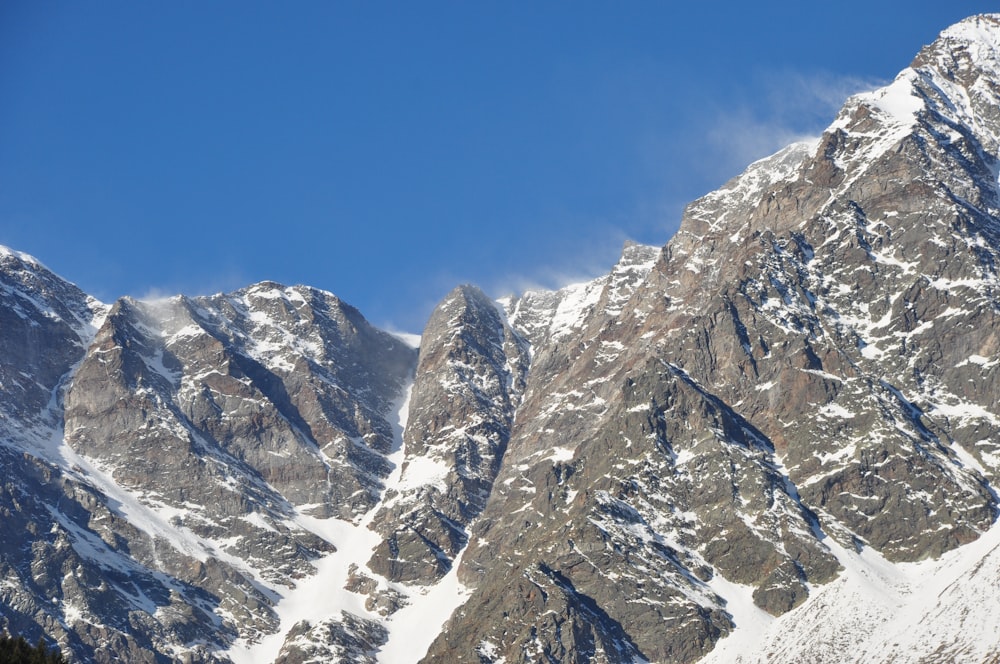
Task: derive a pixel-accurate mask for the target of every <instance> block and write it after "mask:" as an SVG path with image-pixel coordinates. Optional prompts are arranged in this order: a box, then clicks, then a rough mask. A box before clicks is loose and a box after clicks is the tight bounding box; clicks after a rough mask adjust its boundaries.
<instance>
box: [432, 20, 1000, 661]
mask: <svg viewBox="0 0 1000 664" xmlns="http://www.w3.org/2000/svg"><path fill="white" fill-rule="evenodd" d="M997 24H998V19H996V18H994V17H987V18H981V19H976V20H972V21H970V22H968V23H966V24H964V25H963V26H958V27H957V28H955V29H953V30H951V31H950V32H946V33H945V35H944V36H943V37H942V39H941V40H939V42H937V43H936V44H935V45H933V46H931V47H928V48H927V49H925V50H924V51H923V52H922V53H921V54H920V56H919V57H918V58H917V60H916V61H915V63H914V68H913V69H910V70H907V71H905V72H904V73H903V74H901V75H900V77H899V78H898V79H897V81H896V82H895V83H893V84H892V85H891V86H889V87H888V88H886V89H885V90H881V91H877V92H875V93H870V94H866V95H859V96H858V97H855V98H853V99H852V100H851V101H849V102H848V104H847V106H846V107H845V109H844V110H843V112H842V113H841V115H840V116H839V117H838V119H837V120H836V121H835V123H834V124H833V126H832V127H831V128H830V129H829V130H828V131H827V132H826V133H825V134H824V136H823V137H822V139H821V140H820V141H819V142H818V143H817V144H810V145H796V146H792V147H790V148H788V149H787V150H785V151H783V152H781V153H778V154H777V155H775V156H774V157H772V158H770V159H768V160H764V161H762V162H759V163H757V164H755V165H753V166H751V167H750V168H749V169H748V171H747V172H746V173H745V174H743V175H742V176H741V177H739V178H737V179H736V180H734V181H732V182H730V183H729V184H727V185H726V186H725V187H724V188H723V189H721V190H720V191H718V192H715V193H713V194H710V195H708V196H706V197H705V198H703V199H701V200H699V201H696V202H695V203H694V204H692V205H691V206H690V207H689V208H688V210H687V211H686V213H685V217H684V220H683V223H682V225H681V229H680V232H679V233H678V235H677V236H676V237H675V238H674V240H672V241H671V243H670V244H669V245H667V247H666V248H665V249H664V251H663V253H662V254H661V256H660V257H659V258H658V260H657V261H656V263H655V265H654V266H653V267H652V269H651V270H650V271H649V274H648V276H647V277H646V278H645V279H644V280H643V281H642V282H641V283H640V285H639V286H638V287H637V288H636V289H635V290H634V292H633V293H632V294H631V297H630V299H629V300H628V303H627V305H626V306H624V307H622V308H621V309H620V310H619V309H617V308H616V309H612V310H610V311H609V310H607V309H602V307H601V306H599V305H596V306H594V307H592V308H590V309H588V310H587V311H586V312H585V313H584V314H583V315H582V317H581V320H582V322H580V323H579V324H578V325H577V326H576V328H575V329H574V331H573V333H572V334H568V335H565V336H564V337H562V338H561V339H560V340H559V342H560V343H559V349H558V350H554V346H555V344H554V343H553V342H552V341H550V340H548V339H545V337H544V336H543V335H541V334H539V333H538V332H536V331H537V330H540V329H543V328H544V324H542V323H540V322H539V321H538V320H537V319H536V318H532V319H531V320H530V323H529V325H528V326H527V329H528V330H529V338H531V339H532V340H533V341H536V340H537V341H538V342H540V346H541V347H537V346H536V347H533V353H534V358H535V359H534V361H533V364H532V367H531V371H530V372H529V376H528V382H527V388H526V398H525V404H524V405H523V406H522V408H521V409H520V411H519V412H518V418H517V426H516V427H515V430H514V432H513V434H512V437H511V442H510V445H509V451H508V460H509V464H508V465H506V466H505V468H504V471H503V472H502V473H501V475H500V477H499V479H498V485H497V486H498V489H497V491H496V493H495V495H494V498H493V500H492V501H491V503H490V505H489V507H488V508H487V510H486V512H484V515H483V518H482V519H481V520H480V521H479V522H478V523H477V524H476V527H475V528H474V531H473V533H474V536H473V542H474V544H473V545H471V546H470V550H469V551H468V552H467V553H466V555H465V556H464V562H463V567H462V569H461V570H460V575H461V578H463V580H465V581H466V582H467V583H468V584H470V585H472V586H474V587H475V588H476V592H475V593H474V594H473V596H472V598H471V599H470V600H469V601H468V602H467V603H466V604H465V606H464V608H463V611H462V612H460V613H458V614H456V616H455V617H454V618H453V620H452V622H451V624H450V625H449V628H448V629H447V630H446V632H445V633H444V634H442V636H441V637H440V638H439V639H438V641H437V642H436V644H435V646H434V647H433V648H432V649H431V652H430V655H429V657H428V659H429V660H433V659H434V657H443V656H444V654H445V653H456V652H457V653H459V654H458V655H457V656H455V655H453V654H449V657H452V658H454V659H456V661H479V660H478V659H477V657H479V656H480V655H481V653H478V652H477V651H476V648H475V644H477V643H481V642H485V643H489V644H490V653H491V656H490V657H489V658H486V659H487V660H488V661H494V659H496V660H499V658H501V657H506V661H533V660H534V659H537V658H543V657H550V658H553V660H554V661H556V660H559V659H560V658H561V657H562V656H563V654H564V653H566V652H587V653H589V654H588V655H587V656H585V657H582V659H583V660H585V661H589V660H590V659H593V660H594V661H629V658H630V657H632V656H633V655H634V654H635V653H638V654H639V655H640V656H642V657H645V658H647V659H649V660H651V661H692V660H694V659H696V658H697V657H699V656H700V655H702V654H703V653H705V652H706V651H708V650H711V649H712V647H713V645H714V643H715V642H716V641H717V640H718V639H719V638H720V637H721V636H723V635H724V634H725V633H726V632H727V631H729V630H730V628H731V627H732V624H731V622H730V615H727V612H726V602H724V601H722V600H720V598H719V597H718V596H717V595H714V594H713V593H712V592H711V591H712V589H716V588H719V589H721V588H722V587H723V586H721V585H719V584H716V583H713V581H712V580H711V575H712V574H715V575H721V576H723V577H725V579H726V580H728V581H731V582H736V583H740V584H746V585H749V586H751V587H752V588H754V590H753V600H754V602H755V603H756V604H757V605H758V606H759V607H761V608H763V609H764V610H766V611H767V612H769V613H772V614H775V615H778V614H782V613H784V612H786V611H788V610H790V609H792V608H793V607H795V606H797V605H799V604H800V603H802V602H803V601H804V600H805V599H806V597H807V596H808V593H809V590H808V589H809V587H810V586H815V585H816V584H822V583H825V582H827V581H829V580H831V579H832V578H834V577H835V576H836V575H837V573H838V570H839V568H840V564H839V563H838V561H837V560H836V559H835V557H834V555H833V553H832V551H831V550H830V549H829V548H828V546H825V545H824V544H823V539H824V538H826V537H834V538H836V539H838V540H839V541H840V542H841V543H842V544H844V545H846V546H848V547H864V546H871V547H874V548H875V549H877V550H878V551H880V552H881V553H882V554H884V555H885V556H886V557H888V558H889V559H890V560H898V561H913V560H921V559H924V558H926V557H928V556H938V555H940V554H941V553H943V552H945V551H947V550H950V549H952V548H954V547H956V546H959V545H961V544H964V543H967V542H970V541H972V540H974V539H976V538H977V537H978V536H979V534H980V533H981V532H982V531H983V530H984V529H986V528H988V527H989V526H990V525H991V523H992V522H993V520H994V518H995V516H996V510H997V501H996V495H995V493H994V492H993V490H992V488H991V487H990V482H991V481H995V480H996V473H997V472H998V461H1000V457H998V456H997V455H996V454H995V453H994V450H995V445H996V441H997V440H998V436H997V434H998V432H997V430H996V425H997V424H998V422H1000V420H998V419H997V415H996V413H995V397H994V395H996V394H997V388H998V387H1000V386H998V385H997V384H996V382H995V381H996V378H995V376H996V374H995V371H996V369H995V364H996V363H995V362H994V360H993V358H994V357H995V354H996V349H997V345H996V344H997V338H996V334H997V327H996V322H997V310H998V306H997V299H996V286H997V283H998V282H997V275H996V268H995V266H996V264H997V250H998V248H1000V245H998V243H997V240H998V239H1000V238H998V236H997V229H998V228H1000V225H998V222H997V218H998V216H997V212H998V210H997V205H998V202H997V185H996V176H995V172H996V167H997V150H998V136H1000V124H998V123H997V120H998V114H997V111H996V108H997V101H998V95H997V88H996V83H995V82H994V81H996V79H997V76H996V72H997V71H998V65H1000V63H998V62H996V52H997V51H996V48H997V45H998V43H1000V38H998V34H1000V31H998V26H997ZM550 310H551V307H550ZM514 311H515V312H516V311H517V304H515V305H514ZM565 349H569V350H565ZM557 363H558V364H557ZM548 366H554V367H555V368H554V369H553V370H552V371H551V372H546V367H548ZM536 380H537V381H538V383H535V382H534V381H536ZM536 385H537V387H536ZM537 392H544V393H545V394H546V397H541V398H537V397H533V395H534V394H536V393H537ZM522 450H523V451H522ZM553 450H556V451H555V452H554V451H553ZM542 570H548V571H547V572H544V573H543V572H542ZM557 575H558V576H557ZM512 576H517V577H519V578H520V579H521V581H520V582H519V583H512V582H511V581H510V578H511V577H512ZM556 579H558V581H557V580H556ZM705 581H707V582H708V583H705ZM567 603H568V604H574V603H575V604H576V606H575V608H576V610H575V611H567V610H565V609H564V608H561V607H563V606H564V605H565V604H567ZM588 606H589V607H591V609H590V610H587V607H588ZM595 606H596V607H599V608H600V611H598V610H596V609H595V608H593V607H595ZM555 616H559V618H556V617H555ZM654 624H655V625H660V626H663V625H669V626H670V627H669V633H670V634H671V636H670V637H668V638H664V636H663V633H662V632H661V631H658V630H656V629H655V628H653V627H652V625H654ZM555 625H558V627H559V628H558V629H555V628H554V627H555ZM608 625H619V626H621V627H622V632H621V633H618V634H617V636H613V637H612V636H608V634H610V633H605V636H599V634H600V633H601V630H602V626H603V627H604V628H606V627H607V626H608ZM580 634H588V635H590V637H588V638H587V640H586V641H585V643H586V644H588V645H584V642H581V641H579V640H578V639H579V635H580ZM570 635H572V637H571V636H570ZM571 644H572V645H571ZM567 649H569V650H567Z"/></svg>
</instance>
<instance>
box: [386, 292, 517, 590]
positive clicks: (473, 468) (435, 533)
mask: <svg viewBox="0 0 1000 664" xmlns="http://www.w3.org/2000/svg"><path fill="white" fill-rule="evenodd" d="M527 367H528V354H527V343H526V342H525V341H524V340H523V339H521V337H519V336H518V335H517V334H516V333H514V332H513V330H511V328H510V326H509V325H508V324H507V322H506V321H505V320H504V316H503V314H502V313H501V311H500V309H499V307H498V306H497V305H496V303H495V302H493V301H492V300H490V299H489V298H488V297H486V295H485V294H483V292H482V291H480V290H479V289H478V288H475V287H473V286H460V287H458V288H456V289H455V290H453V291H452V292H451V293H450V294H449V295H448V297H446V298H445V299H444V301H443V302H442V303H441V304H440V305H438V307H437V308H436V309H435V310H434V313H433V314H432V315H431V318H430V321H429V322H428V323H427V327H426V329H425V330H424V334H423V337H422V340H421V348H420V363H419V364H418V366H417V377H416V380H415V382H414V384H413V392H412V396H411V397H410V399H411V400H410V410H409V419H408V421H407V426H406V432H405V434H404V437H403V440H404V447H405V451H406V456H405V457H404V461H403V468H402V477H401V482H400V485H399V486H398V487H397V488H396V489H395V490H393V491H390V492H388V493H387V494H386V496H385V499H384V501H383V505H382V507H381V508H380V510H379V513H378V515H376V517H375V521H374V527H375V528H376V530H378V532H379V533H380V534H382V535H383V537H384V539H383V541H382V543H381V544H380V545H379V546H378V548H377V549H376V550H375V553H374V555H373V557H372V559H371V561H370V562H369V566H370V567H371V569H372V570H374V571H375V572H377V573H379V574H381V575H383V576H385V577H386V578H388V579H390V580H392V581H404V582H411V583H427V582H429V581H435V580H437V579H439V578H440V577H441V576H443V575H444V574H446V573H447V572H448V570H449V569H451V565H452V562H453V561H454V559H455V557H456V556H457V555H458V553H459V551H461V550H462V549H463V548H464V547H465V545H466V543H467V542H468V534H467V532H466V530H465V528H466V526H467V525H468V524H469V522H470V521H471V520H472V519H474V518H475V517H476V516H478V515H479V514H480V513H481V512H482V511H483V508H484V507H485V506H486V501H487V499H488V498H489V497H490V494H491V491H492V489H493V482H494V479H495V478H496V476H497V473H498V472H499V471H500V468H501V462H502V460H503V457H504V453H505V452H506V450H507V442H508V440H509V439H510V430H511V426H512V424H513V420H514V412H515V409H516V407H517V405H518V402H519V401H520V396H521V393H522V391H523V389H524V377H525V374H526V372H527Z"/></svg>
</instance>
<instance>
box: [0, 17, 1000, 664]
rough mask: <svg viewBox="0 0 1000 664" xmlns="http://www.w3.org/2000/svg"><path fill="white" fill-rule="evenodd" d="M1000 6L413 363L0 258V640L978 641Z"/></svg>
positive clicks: (895, 651)
mask: <svg viewBox="0 0 1000 664" xmlns="http://www.w3.org/2000/svg"><path fill="white" fill-rule="evenodd" d="M998 174H1000V15H988V16H979V17H973V18H970V19H968V20H966V21H963V22H961V23H959V24H957V25H955V26H953V27H951V28H948V29H947V30H945V31H944V32H943V33H942V34H941V36H940V37H939V38H938V40H936V41H935V42H934V43H933V44H931V45H930V46H927V47H925V48H924V49H923V50H922V51H921V52H920V53H919V55H918V56H917V58H916V59H915V60H914V61H913V64H912V65H911V67H909V68H908V69H906V70H904V71H903V72H902V73H901V74H900V75H899V76H898V77H897V79H896V80H895V81H894V82H893V83H892V84H890V85H889V86H887V87H885V88H883V89H880V90H876V91H874V92H870V93H865V94H862V95H858V96H855V97H852V98H851V99H850V100H848V102H847V104H846V105H845V107H844V109H843V110H842V111H841V113H840V114H839V115H838V117H837V119H836V120H835V121H834V122H833V124H832V125H831V126H830V127H829V128H828V129H827V131H826V132H824V134H823V135H822V136H821V137H820V138H819V139H818V140H816V141H814V142H811V143H802V144H796V145H792V146H789V147H788V148H786V149H785V150H782V151H781V152H779V153H777V154H776V155H774V156H772V157H769V158H767V159H764V160H762V161H760V162H757V163H755V164H752V165H751V166H750V167H749V168H748V169H747V170H746V172H744V173H743V174H742V175H740V176H739V177H737V178H735V179H734V180H732V181H731V182H729V183H727V184H726V185H725V186H724V187H722V188H721V189H720V190H718V191H716V192H713V193H711V194H709V195H707V196H705V197H703V198H702V199H700V200H698V201H695V202H694V203H692V204H691V205H690V206H689V207H688V209H687V210H686V212H685V214H684V218H683V221H682V224H681V228H680V231H679V232H678V233H677V235H676V236H675V237H674V238H673V239H672V240H671V241H670V242H669V243H668V244H667V245H666V246H665V247H662V248H654V247H645V246H640V245H634V244H629V245H626V247H625V248H624V251H623V253H622V257H621V259H620V261H619V262H618V264H617V265H615V266H614V267H613V268H612V269H611V271H610V272H609V274H607V275H606V276H603V277H600V278H598V279H595V280H594V281H592V282H588V283H584V284H575V285H572V286H568V287H566V288H563V289H561V290H559V291H554V292H527V293H523V294H520V295H517V296H511V297H509V298H505V299H503V300H501V301H500V302H493V301H491V300H490V299H489V298H488V297H487V296H486V295H484V294H483V293H482V292H481V291H480V290H478V289H477V288H475V287H474V286H460V287H458V288H456V289H455V290H454V291H452V292H451V293H450V294H449V295H448V296H447V297H446V298H445V299H444V300H443V301H442V302H441V304H440V305H438V307H437V309H436V310H435V311H434V313H433V314H432V316H431V319H430V321H429V322H428V325H427V327H426V329H425V330H424V333H423V335H422V338H421V340H420V347H419V350H418V349H416V348H413V347H411V346H410V345H408V344H407V343H406V342H405V341H404V340H402V339H400V338H397V337H394V336H393V335H390V334H387V333H385V332H383V331H380V330H378V329H376V328H374V327H372V326H371V325H370V324H369V323H368V322H367V321H365V319H364V318H363V316H362V315H361V313H360V312H358V311H357V310H356V309H354V308H352V307H350V306H349V305H347V304H345V303H343V302H342V301H340V300H339V299H338V298H336V297H335V296H333V295H332V294H330V293H326V292H323V291H319V290H316V289H312V288H307V287H303V286H295V287H290V288H289V287H285V286H281V285H279V284H274V283H268V282H265V283H261V284H256V285H254V286H250V287H248V288H245V289H242V290H240V291H237V292H234V293H230V294H219V295H214V296H210V297H197V298H187V297H176V298H170V299H165V300H158V301H137V300H133V299H130V298H123V299H121V300H119V301H118V302H116V303H114V304H113V305H104V304H101V303H99V302H97V301H96V300H94V299H93V298H90V297H88V296H87V295H86V294H84V293H82V292H80V290H79V289H78V288H76V287H75V286H73V285H72V284H69V283H68V282H66V281H64V280H62V279H61V278H59V277H58V276H56V275H54V274H52V273H51V272H50V271H49V270H47V269H46V268H45V267H44V266H43V265H42V264H41V263H39V262H38V261H37V260H35V259H33V258H31V257H29V256H26V255H24V254H19V253H17V252H14V251H11V250H3V251H0V386H2V392H0V467H2V469H3V472H2V477H3V481H2V483H0V523H2V524H3V529H4V530H3V532H4V533H5V534H6V537H4V538H2V540H0V627H2V628H3V629H6V630H8V631H10V632H14V633H17V634H23V635H25V636H26V637H27V638H29V639H30V640H35V639H37V638H38V637H39V636H45V637H46V638H48V639H50V640H52V641H56V642H58V643H59V644H60V645H61V646H62V648H63V650H64V652H65V653H66V654H67V655H68V656H70V657H71V658H72V659H73V660H75V661H95V662H111V661H121V660H125V661H137V662H169V661H186V662H226V661H230V662H235V663H237V664H241V663H244V662H246V663H250V662H287V663H293V662H295V663H301V662H328V661H351V662H391V663H397V662H417V661H441V662H476V663H482V662H493V663H497V664H498V663H500V662H508V663H510V662H522V661H523V662H540V661H541V662H544V661H548V662H562V661H574V662H693V661H705V662H735V661H742V662H758V661H759V662H763V661H768V662H810V661H812V662H873V661H874V662H925V661H926V662H932V661H935V662H936V661H940V662H952V661H970V662H986V661H996V658H997V657H998V656H1000V634H998V633H997V631H996V629H995V626H996V625H998V624H1000V601H998V600H997V598H996V596H995V595H996V593H995V588H996V584H997V583H998V581H1000V527H997V526H996V525H995V523H996V518H997V515H998V509H1000V498H998V495H997V493H996V490H995V487H996V486H997V483H998V481H1000V408H998V406H997V402H998V395H1000V276H998V269H1000V267H998V266H1000V184H998Z"/></svg>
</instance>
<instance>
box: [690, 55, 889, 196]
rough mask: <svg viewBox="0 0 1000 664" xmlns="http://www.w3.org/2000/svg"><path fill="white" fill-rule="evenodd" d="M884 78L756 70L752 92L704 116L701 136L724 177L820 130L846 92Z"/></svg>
mask: <svg viewBox="0 0 1000 664" xmlns="http://www.w3.org/2000/svg"><path fill="white" fill-rule="evenodd" d="M885 84H886V82H885V81H877V80H871V79H864V78H860V77H857V76H837V75H833V74H826V73H818V74H817V73H814V74H804V73H802V72H794V71H786V72H769V73H767V74H763V75H760V76H759V77H757V79H756V80H755V81H754V86H753V88H752V91H753V95H754V96H753V97H752V98H748V99H747V100H746V101H745V102H743V103H740V104H737V105H736V106H734V107H729V108H724V109H719V110H718V111H717V112H716V113H715V114H714V116H713V115H709V116H708V123H709V124H708V126H707V127H706V129H705V140H706V143H707V146H708V147H709V148H710V149H711V150H712V151H713V152H715V153H716V155H717V157H718V158H719V159H718V161H717V163H718V166H719V168H720V169H724V171H720V173H719V176H720V177H721V178H723V179H728V178H729V177H731V176H733V175H736V173H737V172H738V171H739V170H742V168H743V167H745V166H746V165H748V164H750V163H751V162H753V161H756V160H758V159H762V158H763V157H766V156H768V155H771V154H773V153H775V152H777V151H778V150H780V149H781V148H783V147H785V146H787V145H789V144H790V143H794V142H796V141H801V140H805V139H808V138H814V137H816V136H818V135H819V134H820V133H822V131H823V130H824V129H825V128H826V127H827V126H828V125H829V124H830V123H831V122H832V121H833V119H834V118H835V117H836V114H837V111H839V110H840V108H841V107H842V106H843V104H844V102H845V101H846V100H847V98H848V97H850V96H851V95H853V94H856V93H858V92H862V91H866V90H872V89H874V88H876V87H879V86H881V85H885Z"/></svg>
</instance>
